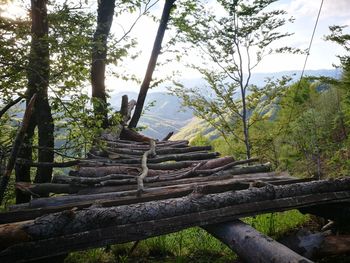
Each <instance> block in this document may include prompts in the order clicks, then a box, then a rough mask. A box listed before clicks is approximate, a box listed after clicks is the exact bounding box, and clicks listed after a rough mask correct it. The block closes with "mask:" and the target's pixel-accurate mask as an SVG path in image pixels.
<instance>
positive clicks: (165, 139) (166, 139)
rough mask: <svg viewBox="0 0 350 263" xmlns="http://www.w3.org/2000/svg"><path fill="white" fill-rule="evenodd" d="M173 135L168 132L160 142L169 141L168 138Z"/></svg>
mask: <svg viewBox="0 0 350 263" xmlns="http://www.w3.org/2000/svg"><path fill="white" fill-rule="evenodd" d="M173 135H174V132H173V131H172V132H169V133H168V134H167V135H166V136H165V137H164V138H163V139H162V141H163V142H164V141H168V140H169V139H170V137H171V136H173Z"/></svg>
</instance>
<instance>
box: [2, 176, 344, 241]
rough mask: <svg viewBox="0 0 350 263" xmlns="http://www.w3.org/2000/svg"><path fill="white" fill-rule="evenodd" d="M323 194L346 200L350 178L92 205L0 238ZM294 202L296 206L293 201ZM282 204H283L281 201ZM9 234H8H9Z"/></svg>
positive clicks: (44, 235)
mask: <svg viewBox="0 0 350 263" xmlns="http://www.w3.org/2000/svg"><path fill="white" fill-rule="evenodd" d="M322 194H325V197H324V198H326V199H327V201H329V198H331V200H337V201H338V202H339V200H344V201H349V198H350V178H344V179H337V180H322V181H314V182H308V183H298V184H293V185H286V186H273V185H267V186H265V187H261V188H249V189H247V190H242V191H236V192H232V191H230V192H224V193H219V194H208V195H203V194H201V193H200V191H196V192H195V194H193V195H192V194H191V195H189V196H186V197H182V198H175V199H167V200H161V201H151V202H146V203H142V204H135V205H128V206H118V207H110V208H96V207H91V208H90V209H87V210H78V211H68V212H62V213H55V214H50V215H47V216H43V217H41V218H38V219H36V220H35V221H33V222H29V223H26V224H25V226H24V225H23V226H21V227H20V228H21V229H20V230H18V226H16V228H15V230H14V229H12V228H11V231H7V227H8V225H6V226H0V239H1V240H2V245H3V246H4V245H6V239H7V238H11V239H12V238H14V237H13V236H12V235H11V232H12V231H22V232H24V233H25V234H26V235H27V236H28V237H30V238H31V239H32V240H36V239H45V238H50V237H54V236H59V235H65V234H71V233H77V232H82V231H87V230H91V229H96V228H102V227H103V228H104V227H109V226H113V225H122V224H131V223H137V222H140V221H149V220H160V219H164V218H167V217H175V216H180V215H183V214H190V213H195V212H203V213H204V212H206V211H208V210H213V209H214V210H215V209H219V208H225V207H230V206H235V205H241V204H245V205H246V206H247V207H248V205H249V204H255V205H256V202H263V201H268V202H271V204H272V203H273V202H272V201H274V200H276V201H277V200H279V199H285V198H292V200H294V199H295V200H296V199H297V198H296V197H298V196H304V197H305V198H306V200H305V201H300V200H298V201H299V202H301V203H300V204H299V205H300V206H301V205H305V202H309V203H308V204H309V205H310V200H313V201H312V202H315V199H313V198H314V197H316V196H319V198H320V196H322ZM327 194H328V195H327ZM306 196H307V197H306ZM310 198H311V199H310ZM318 201H320V202H321V203H322V201H324V199H323V197H322V198H321V199H320V200H319V199H316V202H318ZM293 204H294V205H293V206H294V207H295V202H293ZM255 205H254V206H255ZM283 205H286V204H285V203H283ZM299 205H297V206H299ZM269 207H270V208H271V206H270V205H268V203H267V206H266V207H263V208H259V207H256V206H255V209H257V210H259V211H261V210H263V209H266V208H269ZM280 208H281V207H280V206H277V207H276V204H275V207H274V209H276V210H278V209H280ZM239 212H241V211H239ZM226 220H227V219H226ZM8 235H11V237H9V236H8ZM22 241H23V240H21V241H20V242H22Z"/></svg>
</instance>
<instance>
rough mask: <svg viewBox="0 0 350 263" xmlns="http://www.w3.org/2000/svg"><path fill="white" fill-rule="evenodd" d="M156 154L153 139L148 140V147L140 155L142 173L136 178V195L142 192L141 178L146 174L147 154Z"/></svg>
mask: <svg viewBox="0 0 350 263" xmlns="http://www.w3.org/2000/svg"><path fill="white" fill-rule="evenodd" d="M155 155H156V143H155V141H154V140H151V141H150V149H149V150H148V151H147V152H145V154H144V155H143V156H142V173H141V174H140V175H139V177H138V178H137V195H138V196H141V194H142V192H144V185H143V180H144V178H145V177H146V176H147V175H148V167H147V158H148V156H155Z"/></svg>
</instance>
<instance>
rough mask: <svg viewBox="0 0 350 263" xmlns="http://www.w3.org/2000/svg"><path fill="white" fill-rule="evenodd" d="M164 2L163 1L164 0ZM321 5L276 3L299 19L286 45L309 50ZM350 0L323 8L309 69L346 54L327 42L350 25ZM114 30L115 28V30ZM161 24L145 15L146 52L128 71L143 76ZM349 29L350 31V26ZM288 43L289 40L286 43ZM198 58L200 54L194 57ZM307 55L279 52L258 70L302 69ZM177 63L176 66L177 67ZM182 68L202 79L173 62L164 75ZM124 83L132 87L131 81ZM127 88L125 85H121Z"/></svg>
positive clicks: (332, 0) (312, 0)
mask: <svg viewBox="0 0 350 263" xmlns="http://www.w3.org/2000/svg"><path fill="white" fill-rule="evenodd" d="M161 4H163V2H161ZM320 5H321V0H280V1H277V2H276V3H274V4H273V5H272V7H274V8H276V9H283V10H286V11H287V12H288V16H289V17H290V16H292V17H293V18H294V19H295V21H294V23H292V24H288V25H286V26H285V27H284V28H282V30H284V31H286V32H290V33H294V34H293V35H292V36H290V37H289V38H287V39H285V40H283V41H284V43H282V45H290V46H292V47H296V48H300V49H307V48H308V46H309V43H310V39H311V35H312V31H313V28H314V26H315V22H316V18H317V14H318V11H319V8H320ZM349 10H350V0H324V2H323V6H322V9H321V14H320V18H319V22H318V25H317V28H316V31H315V36H314V39H313V43H312V46H311V49H310V55H309V57H308V60H307V64H306V70H318V69H332V68H333V64H337V63H338V58H337V57H336V55H337V54H342V53H343V49H342V48H341V47H339V46H337V45H336V44H334V43H331V42H329V41H325V40H324V37H325V35H327V34H329V33H330V31H329V26H330V25H350V13H349ZM156 11H157V12H156V13H155V15H157V16H158V17H160V15H161V6H158V7H157V10H156ZM112 30H113V29H112ZM156 30H157V24H155V23H154V22H152V21H151V20H150V19H147V18H144V19H142V22H141V23H139V24H138V25H137V26H136V27H135V30H134V35H135V36H136V37H138V39H139V40H138V41H139V43H140V46H141V47H142V53H141V55H140V56H139V57H138V58H137V60H135V61H131V62H130V63H127V64H128V65H126V68H125V70H126V71H128V72H134V73H135V74H136V75H138V76H141V77H142V76H143V74H144V72H145V70H146V67H147V63H148V58H149V56H150V52H151V49H152V45H153V41H154V37H155V34H156ZM345 32H349V29H346V30H345ZM286 42H287V43H286ZM192 59H193V61H196V59H198V58H196V57H193V58H192ZM304 61H305V55H289V54H276V55H270V56H267V57H266V58H264V60H263V61H262V63H261V64H260V65H259V66H258V67H257V68H256V69H255V72H256V73H265V72H279V71H294V70H297V71H300V70H302V68H303V65H304ZM174 65H176V66H174ZM174 67H176V68H181V69H182V73H181V75H180V78H183V79H191V78H198V77H200V75H199V74H198V73H197V72H195V71H193V70H190V69H188V68H182V67H181V65H178V64H169V65H166V66H163V67H162V68H161V72H162V73H163V74H170V72H171V70H172V69H173V68H174ZM107 83H110V86H113V85H112V83H115V84H116V83H118V81H116V80H114V79H113V78H109V79H108V80H107ZM120 85H125V86H128V84H127V83H124V84H123V83H120ZM121 88H123V87H121Z"/></svg>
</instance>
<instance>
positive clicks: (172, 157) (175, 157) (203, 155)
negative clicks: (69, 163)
mask: <svg viewBox="0 0 350 263" xmlns="http://www.w3.org/2000/svg"><path fill="white" fill-rule="evenodd" d="M146 150H147V149H146ZM219 155H220V154H219V153H218V152H212V153H208V152H195V153H183V154H169V155H162V156H159V157H155V158H152V159H149V163H161V162H167V161H196V160H208V159H213V158H216V157H217V156H219ZM97 161H98V162H100V163H109V164H113V163H114V164H115V165H122V164H124V165H130V164H141V158H136V157H135V158H134V159H120V160H119V159H117V160H110V159H99V160H97Z"/></svg>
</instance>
